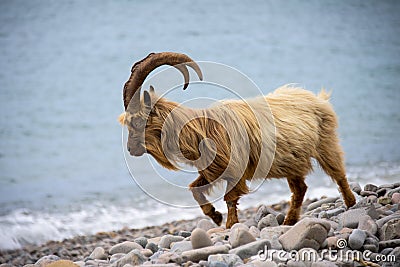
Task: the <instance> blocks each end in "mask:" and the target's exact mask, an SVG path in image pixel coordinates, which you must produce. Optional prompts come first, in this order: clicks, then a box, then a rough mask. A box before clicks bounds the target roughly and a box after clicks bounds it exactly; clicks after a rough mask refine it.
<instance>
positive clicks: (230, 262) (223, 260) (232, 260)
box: [208, 254, 243, 267]
mask: <svg viewBox="0 0 400 267" xmlns="http://www.w3.org/2000/svg"><path fill="white" fill-rule="evenodd" d="M238 264H243V261H242V259H241V258H240V257H239V256H237V255H235V254H215V255H210V256H208V266H210V267H218V266H228V267H233V266H235V265H238Z"/></svg>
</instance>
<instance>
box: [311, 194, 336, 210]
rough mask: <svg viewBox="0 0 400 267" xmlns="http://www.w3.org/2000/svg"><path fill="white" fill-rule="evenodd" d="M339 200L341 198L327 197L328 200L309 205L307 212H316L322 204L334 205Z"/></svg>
mask: <svg viewBox="0 0 400 267" xmlns="http://www.w3.org/2000/svg"><path fill="white" fill-rule="evenodd" d="M337 199H339V198H338V197H327V198H323V199H321V200H318V201H315V202H313V203H311V204H310V205H308V207H307V211H310V210H314V209H316V208H318V207H321V205H322V204H327V203H334V202H335V201H336V200H337Z"/></svg>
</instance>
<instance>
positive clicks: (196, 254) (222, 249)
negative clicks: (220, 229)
mask: <svg viewBox="0 0 400 267" xmlns="http://www.w3.org/2000/svg"><path fill="white" fill-rule="evenodd" d="M228 251H229V247H228V246H227V245H220V246H209V247H204V248H199V249H193V250H189V251H184V252H182V258H183V260H184V261H193V262H198V261H201V260H208V256H210V255H213V254H227V253H228Z"/></svg>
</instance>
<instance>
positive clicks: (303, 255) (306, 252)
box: [295, 248, 319, 267]
mask: <svg viewBox="0 0 400 267" xmlns="http://www.w3.org/2000/svg"><path fill="white" fill-rule="evenodd" d="M318 257H319V255H318V252H317V251H316V250H315V249H313V248H302V249H300V250H299V251H298V252H297V253H296V254H295V259H296V260H299V261H302V262H304V264H305V265H306V266H307V267H311V264H313V262H316V261H317V260H318Z"/></svg>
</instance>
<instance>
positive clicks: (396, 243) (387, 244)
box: [379, 238, 400, 249]
mask: <svg viewBox="0 0 400 267" xmlns="http://www.w3.org/2000/svg"><path fill="white" fill-rule="evenodd" d="M397 247H400V238H399V239H392V240H386V241H380V242H379V249H385V248H397Z"/></svg>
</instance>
